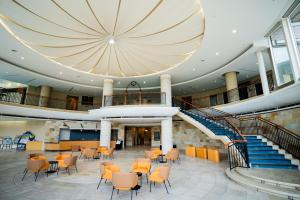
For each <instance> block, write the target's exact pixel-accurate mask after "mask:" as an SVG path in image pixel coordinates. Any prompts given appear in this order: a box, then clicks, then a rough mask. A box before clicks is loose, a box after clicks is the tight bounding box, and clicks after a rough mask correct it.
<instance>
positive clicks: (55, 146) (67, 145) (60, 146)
mask: <svg viewBox="0 0 300 200" xmlns="http://www.w3.org/2000/svg"><path fill="white" fill-rule="evenodd" d="M99 145H100V141H82V140H81V141H60V142H59V143H45V150H47V151H71V149H72V146H80V147H85V148H98V147H99Z"/></svg>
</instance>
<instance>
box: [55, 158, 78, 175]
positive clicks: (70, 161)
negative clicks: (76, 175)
mask: <svg viewBox="0 0 300 200" xmlns="http://www.w3.org/2000/svg"><path fill="white" fill-rule="evenodd" d="M76 162H77V156H71V157H66V158H64V160H63V162H59V163H58V169H57V174H58V172H59V170H60V168H64V169H66V172H68V173H69V175H71V174H70V167H74V168H75V170H76V172H77V166H76Z"/></svg>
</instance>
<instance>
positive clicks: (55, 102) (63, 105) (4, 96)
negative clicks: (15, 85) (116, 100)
mask: <svg viewBox="0 0 300 200" xmlns="http://www.w3.org/2000/svg"><path fill="white" fill-rule="evenodd" d="M25 91H26V90H25ZM0 102H8V103H14V104H23V105H31V106H40V107H47V108H56V109H66V110H78V111H88V110H91V109H97V108H100V107H101V105H100V102H99V103H93V104H92V105H82V102H81V101H80V98H78V101H75V102H72V103H70V102H69V103H68V100H67V99H62V98H51V97H45V96H40V95H36V94H30V93H27V94H26V93H25V92H20V90H16V91H14V90H9V91H5V90H0Z"/></svg>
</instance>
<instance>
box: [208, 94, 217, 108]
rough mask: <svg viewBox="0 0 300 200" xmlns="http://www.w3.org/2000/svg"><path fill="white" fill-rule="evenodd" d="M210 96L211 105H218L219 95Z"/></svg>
mask: <svg viewBox="0 0 300 200" xmlns="http://www.w3.org/2000/svg"><path fill="white" fill-rule="evenodd" d="M209 98H210V106H216V105H217V104H218V98H217V95H211V96H210V97H209Z"/></svg>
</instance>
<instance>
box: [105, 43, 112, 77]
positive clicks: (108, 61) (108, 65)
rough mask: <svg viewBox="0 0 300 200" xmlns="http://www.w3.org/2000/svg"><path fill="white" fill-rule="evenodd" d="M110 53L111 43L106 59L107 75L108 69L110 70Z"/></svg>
mask: <svg viewBox="0 0 300 200" xmlns="http://www.w3.org/2000/svg"><path fill="white" fill-rule="evenodd" d="M110 55H111V45H109V54H108V60H107V71H106V73H107V75H109V70H110Z"/></svg>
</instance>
